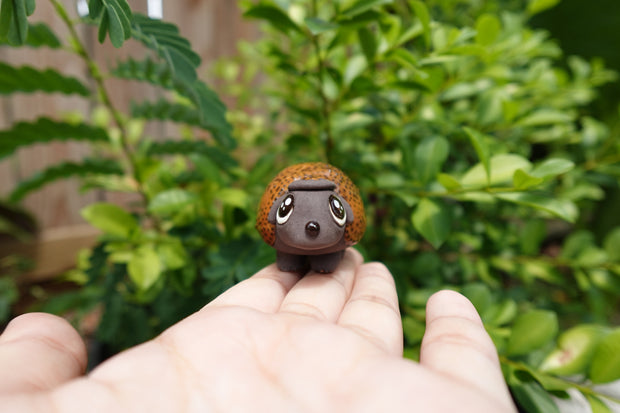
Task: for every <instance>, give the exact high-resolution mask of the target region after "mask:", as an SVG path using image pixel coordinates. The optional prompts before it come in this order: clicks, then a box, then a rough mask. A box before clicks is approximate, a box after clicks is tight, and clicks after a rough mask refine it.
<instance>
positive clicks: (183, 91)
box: [112, 58, 235, 149]
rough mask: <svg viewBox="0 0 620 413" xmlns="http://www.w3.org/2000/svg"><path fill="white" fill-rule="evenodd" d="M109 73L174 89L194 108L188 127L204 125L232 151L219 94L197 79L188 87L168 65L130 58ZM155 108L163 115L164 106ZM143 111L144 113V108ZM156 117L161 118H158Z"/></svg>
mask: <svg viewBox="0 0 620 413" xmlns="http://www.w3.org/2000/svg"><path fill="white" fill-rule="evenodd" d="M112 73H113V74H114V75H115V76H117V77H120V78H124V79H132V80H139V81H143V82H148V83H151V84H153V85H156V86H160V87H163V88H165V89H171V90H175V91H176V92H177V93H179V94H180V95H182V96H184V97H186V98H188V99H189V100H190V101H191V102H192V103H193V104H194V106H195V109H196V113H193V114H192V121H191V122H190V124H193V125H197V126H203V127H204V128H205V129H207V130H209V131H210V132H211V133H212V134H213V136H214V138H215V139H216V141H218V142H219V143H220V144H221V145H222V146H224V147H226V148H229V149H232V148H233V147H234V146H235V141H234V139H233V138H232V135H231V133H232V127H231V125H230V123H228V121H227V120H226V106H225V105H224V104H223V103H222V101H221V100H220V98H219V97H218V95H217V94H216V93H215V92H213V90H211V89H210V88H209V87H207V85H206V84H205V83H204V82H202V81H201V80H199V79H196V80H195V81H194V82H192V83H191V84H186V83H185V82H183V81H180V80H178V79H175V78H174V77H173V74H172V72H171V70H170V67H169V66H168V64H167V63H157V62H154V61H153V60H152V59H149V58H147V59H145V60H141V61H136V60H133V59H129V60H126V61H123V62H119V63H118V65H117V67H116V68H115V69H114V70H113V71H112ZM151 105H153V104H151ZM141 106H142V105H141ZM155 106H157V107H158V108H157V109H158V110H159V111H160V114H161V116H164V114H163V109H164V108H163V106H164V104H163V103H157V104H155ZM137 107H138V106H136V108H137ZM143 109H145V111H146V108H143ZM151 109H152V108H151ZM136 110H139V109H136ZM149 111H150V110H149ZM196 115H197V117H198V118H196ZM155 118H157V119H162V118H160V117H155Z"/></svg>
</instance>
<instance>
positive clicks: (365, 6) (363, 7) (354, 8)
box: [339, 0, 394, 19]
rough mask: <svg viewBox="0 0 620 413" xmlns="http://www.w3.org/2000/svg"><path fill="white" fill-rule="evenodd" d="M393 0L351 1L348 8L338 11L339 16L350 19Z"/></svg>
mask: <svg viewBox="0 0 620 413" xmlns="http://www.w3.org/2000/svg"><path fill="white" fill-rule="evenodd" d="M393 1H394V0H358V1H356V2H355V3H353V4H352V5H351V6H350V7H349V8H347V9H345V10H343V11H342V12H341V13H340V16H339V17H341V18H345V19H351V18H354V17H355V16H358V15H360V14H362V13H364V12H366V11H368V10H370V9H372V8H375V7H377V6H381V5H383V4H390V3H392V2H393Z"/></svg>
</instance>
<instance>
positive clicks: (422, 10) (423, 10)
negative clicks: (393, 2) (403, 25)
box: [410, 0, 431, 47]
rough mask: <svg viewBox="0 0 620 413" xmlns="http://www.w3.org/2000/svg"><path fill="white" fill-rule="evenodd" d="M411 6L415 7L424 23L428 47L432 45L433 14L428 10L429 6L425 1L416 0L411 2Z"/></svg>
mask: <svg viewBox="0 0 620 413" xmlns="http://www.w3.org/2000/svg"><path fill="white" fill-rule="evenodd" d="M410 4H411V7H413V11H414V12H415V15H416V16H417V17H418V19H420V23H422V29H423V33H424V42H425V44H426V47H430V45H431V14H430V13H429V11H428V7H426V4H424V2H423V1H419V0H414V1H411V2H410Z"/></svg>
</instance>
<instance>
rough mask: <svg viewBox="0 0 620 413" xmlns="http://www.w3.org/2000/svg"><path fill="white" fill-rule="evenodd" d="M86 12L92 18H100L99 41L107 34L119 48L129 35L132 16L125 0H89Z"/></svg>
mask: <svg viewBox="0 0 620 413" xmlns="http://www.w3.org/2000/svg"><path fill="white" fill-rule="evenodd" d="M88 12H89V14H90V17H91V18H92V19H95V20H96V19H100V20H99V31H98V40H99V43H103V42H104V41H105V38H106V35H109V36H110V42H111V43H112V45H113V46H114V47H116V48H119V47H121V46H122V45H123V43H124V42H125V40H127V39H129V38H130V37H131V34H132V33H131V32H132V30H131V29H132V24H131V23H132V19H133V16H132V12H131V8H130V7H129V4H127V1H126V0H90V1H89V2H88Z"/></svg>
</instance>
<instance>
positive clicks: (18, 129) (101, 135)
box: [0, 118, 108, 159]
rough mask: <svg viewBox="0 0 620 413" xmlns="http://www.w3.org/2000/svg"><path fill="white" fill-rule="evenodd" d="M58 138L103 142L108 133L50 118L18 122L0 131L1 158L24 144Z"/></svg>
mask: <svg viewBox="0 0 620 413" xmlns="http://www.w3.org/2000/svg"><path fill="white" fill-rule="evenodd" d="M56 140H60V141H66V140H80V141H87V142H102V141H107V140H108V135H107V133H106V131H105V130H104V129H101V128H97V127H94V126H91V125H87V124H84V123H68V122H58V121H54V120H51V119H49V118H39V119H37V120H35V121H33V122H18V123H16V124H14V125H13V127H12V128H11V129H7V130H3V131H0V159H1V158H3V157H5V156H8V155H10V154H12V153H13V152H14V151H15V150H16V149H18V148H20V147H22V146H28V145H31V144H33V143H47V142H51V141H56Z"/></svg>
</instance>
